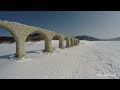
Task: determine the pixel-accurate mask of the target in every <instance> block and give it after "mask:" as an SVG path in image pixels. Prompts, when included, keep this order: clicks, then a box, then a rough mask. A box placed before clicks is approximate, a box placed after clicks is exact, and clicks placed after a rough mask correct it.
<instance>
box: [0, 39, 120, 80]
mask: <svg viewBox="0 0 120 90" xmlns="http://www.w3.org/2000/svg"><path fill="white" fill-rule="evenodd" d="M52 45H53V47H54V48H55V50H54V51H53V53H46V52H42V50H43V49H44V41H40V42H26V44H25V48H26V53H27V56H26V57H24V58H22V59H23V60H21V61H19V60H17V59H16V58H14V53H15V48H16V46H15V43H13V44H8V43H4V44H0V78H1V79H120V46H119V45H120V42H119V41H81V42H80V44H79V45H78V46H74V47H71V48H65V49H64V50H62V49H59V48H58V45H59V44H58V41H56V40H55V41H52Z"/></svg>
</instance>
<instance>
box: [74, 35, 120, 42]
mask: <svg viewBox="0 0 120 90" xmlns="http://www.w3.org/2000/svg"><path fill="white" fill-rule="evenodd" d="M75 38H78V39H79V40H88V41H120V37H117V38H111V39H99V38H94V37H91V36H86V35H83V36H76V37H75Z"/></svg>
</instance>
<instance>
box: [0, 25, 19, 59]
mask: <svg viewBox="0 0 120 90" xmlns="http://www.w3.org/2000/svg"><path fill="white" fill-rule="evenodd" d="M1 30H2V31H5V32H8V33H9V34H10V35H11V37H10V36H9V37H8V35H7V38H8V39H7V41H6V40H3V42H1V43H4V42H8V43H15V53H13V51H11V53H9V55H5V54H4V55H2V56H1V55H0V58H4V59H9V58H10V56H11V55H12V56H15V55H16V53H17V45H16V43H17V36H16V34H15V33H14V32H13V31H12V30H10V29H9V28H7V27H4V26H1V25H0V31H1ZM2 37H6V36H2ZM13 48H14V47H12V49H13ZM9 50H11V48H10V49H9ZM7 52H9V51H8V50H7Z"/></svg>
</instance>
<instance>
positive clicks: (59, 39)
mask: <svg viewBox="0 0 120 90" xmlns="http://www.w3.org/2000/svg"><path fill="white" fill-rule="evenodd" d="M53 40H56V41H55V42H53ZM62 44H63V40H62V36H60V35H58V34H56V35H55V36H53V38H52V48H53V49H55V48H57V47H58V48H61V49H62V48H63V47H62Z"/></svg>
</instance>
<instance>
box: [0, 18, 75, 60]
mask: <svg viewBox="0 0 120 90" xmlns="http://www.w3.org/2000/svg"><path fill="white" fill-rule="evenodd" d="M0 27H1V28H5V29H6V30H8V31H9V32H10V33H11V34H12V35H13V38H14V39H15V41H16V54H15V56H16V57H17V58H19V59H21V58H22V57H24V56H25V55H26V53H25V46H24V45H25V41H26V39H27V37H28V36H29V35H30V34H31V33H39V34H40V35H42V37H43V39H44V41H45V49H44V51H45V52H52V51H53V48H52V44H51V41H52V39H53V37H55V36H57V38H58V40H59V47H60V48H61V49H64V48H65V47H64V45H63V42H64V40H66V47H67V48H68V47H71V46H75V45H77V39H76V38H74V37H70V36H66V35H62V34H58V33H56V32H53V31H48V30H46V29H42V28H38V27H34V26H29V25H25V24H21V23H17V22H10V21H1V20H0Z"/></svg>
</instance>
